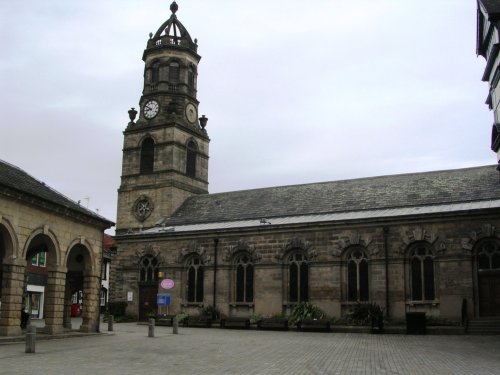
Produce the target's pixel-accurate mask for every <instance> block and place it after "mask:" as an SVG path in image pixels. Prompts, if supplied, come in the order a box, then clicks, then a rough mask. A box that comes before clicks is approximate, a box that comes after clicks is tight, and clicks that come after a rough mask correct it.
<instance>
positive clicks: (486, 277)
mask: <svg viewBox="0 0 500 375" xmlns="http://www.w3.org/2000/svg"><path fill="white" fill-rule="evenodd" d="M475 263H476V273H477V290H478V302H479V316H500V241H499V240H498V239H496V238H487V239H484V240H482V241H481V242H479V243H478V245H477V246H476V249H475Z"/></svg>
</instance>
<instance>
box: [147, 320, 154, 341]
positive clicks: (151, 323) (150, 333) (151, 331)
mask: <svg viewBox="0 0 500 375" xmlns="http://www.w3.org/2000/svg"><path fill="white" fill-rule="evenodd" d="M148 337H155V320H154V319H149V324H148Z"/></svg>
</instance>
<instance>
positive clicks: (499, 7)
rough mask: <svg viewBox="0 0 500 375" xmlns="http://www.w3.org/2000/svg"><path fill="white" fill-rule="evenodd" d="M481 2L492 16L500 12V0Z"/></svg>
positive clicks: (484, 0) (481, 0) (483, 0)
mask: <svg viewBox="0 0 500 375" xmlns="http://www.w3.org/2000/svg"><path fill="white" fill-rule="evenodd" d="M479 2H480V3H481V4H483V6H484V9H486V11H487V12H488V14H489V15H490V16H491V15H493V14H498V13H500V0H479Z"/></svg>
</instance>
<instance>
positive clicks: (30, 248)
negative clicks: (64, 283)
mask: <svg viewBox="0 0 500 375" xmlns="http://www.w3.org/2000/svg"><path fill="white" fill-rule="evenodd" d="M24 259H25V260H26V268H25V277H24V283H23V296H24V300H23V306H24V310H25V311H26V312H27V313H28V314H29V316H30V319H32V320H39V323H38V324H37V325H38V326H44V327H45V330H46V331H47V332H49V333H55V332H58V331H61V330H62V315H61V314H60V311H61V308H62V306H61V304H60V302H59V301H61V299H60V298H59V295H60V292H61V291H60V284H61V282H60V281H59V280H60V279H64V274H63V273H62V272H60V270H59V267H58V264H59V262H58V259H59V254H58V251H57V240H56V239H55V236H54V235H53V234H52V233H50V231H49V230H48V229H47V228H44V229H43V230H40V231H36V232H35V233H33V234H32V236H31V237H30V238H29V240H28V242H27V246H26V251H25V254H24Z"/></svg>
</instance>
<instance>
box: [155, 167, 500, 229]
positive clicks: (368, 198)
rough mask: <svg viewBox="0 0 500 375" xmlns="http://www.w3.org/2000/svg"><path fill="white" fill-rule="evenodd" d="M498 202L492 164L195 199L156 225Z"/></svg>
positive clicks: (498, 187) (499, 187)
mask: <svg viewBox="0 0 500 375" xmlns="http://www.w3.org/2000/svg"><path fill="white" fill-rule="evenodd" d="M495 200H496V201H497V203H496V207H499V205H498V202H500V184H499V174H498V171H497V170H496V165H491V166H483V167H474V168H465V169H455V170H444V171H434V172H424V173H411V174H400V175H391V176H379V177H369V178H360V179H352V180H341V181H332V182H323V183H312V184H305V185H292V186H280V187H271V188H264V189H254V190H243V191H234V192H228V193H218V194H206V195H197V196H193V197H190V198H188V199H187V200H186V201H185V202H184V204H183V205H182V206H181V207H180V208H179V209H178V210H177V211H176V212H175V213H174V214H173V215H172V217H171V218H164V219H162V220H160V221H159V222H158V223H157V225H162V226H166V227H173V226H179V225H188V224H190V225H192V224H198V223H205V224H206V223H214V222H230V221H241V220H257V219H261V218H266V219H270V218H278V217H279V218H284V217H297V216H302V215H324V214H333V213H346V212H347V213H348V212H360V211H366V212H368V211H370V212H375V211H381V210H386V211H387V210H390V209H401V208H409V207H426V206H436V205H438V206H439V205H442V206H445V205H448V206H449V205H454V206H459V205H460V204H463V203H468V202H480V201H495ZM457 204H458V205H457ZM446 210H449V209H448V208H447V209H446ZM438 211H439V210H438ZM433 212H436V211H435V210H434V211H433Z"/></svg>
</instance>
